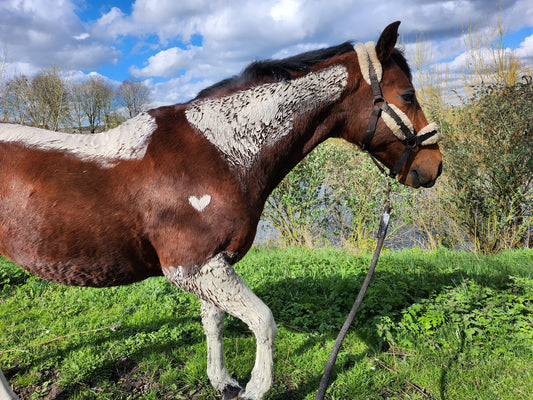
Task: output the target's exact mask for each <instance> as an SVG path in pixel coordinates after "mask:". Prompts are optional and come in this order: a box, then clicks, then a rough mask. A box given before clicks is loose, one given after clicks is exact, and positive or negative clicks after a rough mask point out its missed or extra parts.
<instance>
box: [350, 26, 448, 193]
mask: <svg viewBox="0 0 533 400" xmlns="http://www.w3.org/2000/svg"><path fill="white" fill-rule="evenodd" d="M399 25H400V22H395V23H392V24H390V25H389V26H387V28H385V30H384V31H383V33H382V34H381V36H380V38H379V40H378V42H377V44H376V45H374V44H373V43H367V44H365V45H363V44H357V45H356V46H355V50H356V53H357V57H355V61H354V62H353V63H351V64H350V65H349V67H348V68H349V70H350V76H351V77H354V78H353V79H350V81H351V85H350V86H351V91H349V94H347V96H346V97H345V98H344V101H342V109H343V110H345V112H346V118H345V121H346V122H347V123H346V125H345V128H344V130H343V132H342V133H341V136H342V137H343V138H344V139H346V140H348V141H349V142H352V143H356V144H358V145H359V146H361V148H362V149H363V150H365V151H368V152H369V153H370V154H371V155H372V156H373V157H375V158H377V159H378V160H379V161H381V162H382V163H383V164H384V165H385V166H386V167H388V168H389V169H390V170H391V176H394V177H395V176H397V177H398V180H399V181H400V182H402V183H404V184H406V185H409V186H412V187H415V188H418V187H420V186H423V187H430V186H432V185H433V184H434V183H435V180H436V179H437V178H438V176H439V175H440V173H441V171H442V157H441V153H440V151H439V147H438V145H437V142H438V141H439V140H440V138H441V135H440V133H438V130H437V126H436V124H428V121H427V120H426V117H425V116H424V113H423V112H422V109H421V108H420V105H419V103H418V101H417V99H416V96H415V90H414V88H413V85H412V79H411V72H410V70H409V66H408V65H407V62H406V60H405V58H404V56H403V55H402V53H401V52H399V51H398V50H396V49H395V45H396V39H397V37H398V26H399ZM352 60H354V59H352ZM354 110H360V111H359V112H358V113H355V112H354Z"/></svg>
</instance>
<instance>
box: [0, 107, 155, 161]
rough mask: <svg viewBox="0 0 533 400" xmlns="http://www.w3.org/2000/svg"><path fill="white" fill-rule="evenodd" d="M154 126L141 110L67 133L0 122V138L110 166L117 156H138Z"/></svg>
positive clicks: (127, 158)
mask: <svg viewBox="0 0 533 400" xmlns="http://www.w3.org/2000/svg"><path fill="white" fill-rule="evenodd" d="M156 128H157V124H156V122H155V118H154V117H152V116H151V115H149V114H148V113H141V114H139V115H137V116H136V117H134V118H132V119H130V120H128V121H126V122H124V123H123V124H122V125H120V126H118V127H116V128H114V129H110V130H109V131H107V132H102V133H95V134H79V133H78V134H71V133H63V132H53V131H48V130H45V129H39V128H32V127H28V126H22V125H14V124H0V141H1V142H12V143H20V144H23V145H25V146H28V147H35V148H37V149H40V150H56V151H62V152H65V153H68V154H72V155H73V156H75V157H78V158H79V159H81V160H84V161H96V162H98V163H99V164H101V166H103V167H112V166H114V165H115V164H116V163H117V162H118V161H120V160H140V159H142V158H143V157H144V155H145V153H146V149H147V148H148V144H149V142H150V138H151V137H152V134H153V132H154V131H155V129H156Z"/></svg>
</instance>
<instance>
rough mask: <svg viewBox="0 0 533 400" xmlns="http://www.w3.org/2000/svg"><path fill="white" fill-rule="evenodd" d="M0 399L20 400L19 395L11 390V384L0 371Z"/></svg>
mask: <svg viewBox="0 0 533 400" xmlns="http://www.w3.org/2000/svg"><path fill="white" fill-rule="evenodd" d="M0 399H2V400H19V398H18V397H17V395H16V394H15V393H13V391H12V390H11V386H9V382H8V381H7V379H6V377H5V376H4V374H3V373H2V370H1V369H0Z"/></svg>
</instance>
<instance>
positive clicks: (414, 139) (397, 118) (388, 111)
mask: <svg viewBox="0 0 533 400" xmlns="http://www.w3.org/2000/svg"><path fill="white" fill-rule="evenodd" d="M354 48H355V51H356V52H357V55H358V57H359V65H360V67H361V72H362V73H363V78H364V79H365V81H366V82H367V83H369V84H370V86H371V88H372V93H373V97H374V98H373V101H372V103H373V107H372V111H371V112H370V117H369V119H368V126H367V129H366V133H365V136H364V138H363V141H362V142H361V144H360V146H361V149H362V150H363V151H365V152H367V153H368V154H369V155H370V157H371V158H372V161H374V163H375V164H376V165H377V166H378V168H379V170H380V171H382V172H383V173H385V174H386V172H385V170H384V169H383V167H382V166H381V165H380V164H379V163H378V162H377V160H376V159H375V158H374V156H373V155H372V154H371V153H370V144H371V143H372V140H373V138H374V135H375V133H376V127H377V123H378V120H379V118H380V117H382V118H383V121H384V122H385V124H386V125H387V126H388V127H389V129H391V130H392V133H393V134H394V135H395V136H396V137H398V139H400V140H401V141H402V142H404V144H405V149H404V151H403V153H402V154H401V156H400V158H399V159H398V160H397V161H396V164H395V165H394V167H392V169H391V170H390V172H389V174H388V175H389V176H390V177H391V178H395V177H396V176H397V175H398V172H400V169H402V167H403V165H404V164H405V163H406V162H407V160H408V159H409V156H410V155H411V153H412V152H413V150H414V149H415V148H416V147H417V146H426V145H430V144H434V143H437V142H438V141H439V140H440V139H441V138H442V135H441V134H440V133H439V131H438V127H437V124H435V123H431V124H428V125H427V126H425V127H424V128H422V129H421V130H420V131H419V132H418V134H416V135H415V134H414V128H413V124H412V122H411V121H410V120H409V118H408V117H407V115H405V114H404V113H403V112H402V111H401V110H400V109H399V108H398V107H396V106H394V105H393V104H390V105H389V104H388V103H387V100H385V98H384V97H383V93H382V92H381V86H380V82H381V75H382V73H383V72H382V67H381V64H380V63H379V61H378V58H377V55H376V50H375V45H374V43H372V42H368V43H366V44H364V45H363V44H357V45H355V47H354ZM365 67H366V68H365ZM376 68H378V69H379V71H378V72H376ZM378 75H379V76H378Z"/></svg>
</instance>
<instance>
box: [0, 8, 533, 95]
mask: <svg viewBox="0 0 533 400" xmlns="http://www.w3.org/2000/svg"><path fill="white" fill-rule="evenodd" d="M500 9H501V13H499V11H500ZM498 15H500V16H501V19H502V21H503V23H504V25H505V27H506V28H507V30H508V35H507V40H506V46H507V47H508V48H509V49H510V50H513V51H514V52H515V54H516V55H517V56H518V57H520V59H521V60H522V62H523V63H524V64H526V65H533V4H532V3H531V0H503V1H501V2H497V1H486V0H469V1H461V0H457V1H432V0H382V1H379V2H377V1H375V2H373V1H356V0H327V1H318V0H307V1H305V0H275V1H264V0H231V1H230V0H135V1H126V0H122V1H107V0H96V1H91V0H0V43H1V44H2V46H3V48H4V49H7V67H8V68H7V74H8V76H9V75H12V74H15V73H18V74H27V75H32V74H35V73H36V72H37V71H38V70H39V69H40V68H46V67H49V66H51V65H60V66H63V67H64V68H66V69H68V70H69V71H70V72H71V74H73V75H74V76H75V77H76V78H77V79H83V78H84V77H87V76H89V75H91V74H99V75H102V76H103V77H105V78H106V79H108V80H109V82H111V83H112V84H115V85H118V84H119V83H120V82H121V81H122V80H124V79H126V78H128V77H130V76H134V77H136V78H138V79H140V80H142V81H145V82H146V84H147V85H148V86H149V87H150V89H151V90H152V92H153V97H154V103H155V105H161V104H173V103H177V102H183V101H186V100H188V99H190V98H192V97H194V95H195V94H196V93H197V92H198V91H199V90H200V89H202V88H203V87H205V86H207V85H210V84H212V83H214V82H217V81H219V80H221V79H223V78H225V77H228V76H231V75H234V74H237V73H239V72H240V71H241V70H242V68H243V67H244V66H246V65H247V64H248V63H250V62H251V61H253V60H256V59H262V58H278V57H284V56H288V55H292V54H296V53H299V52H302V51H306V50H311V49H315V48H319V47H324V46H329V45H334V44H338V43H341V42H344V41H346V40H355V41H368V40H374V41H375V40H377V38H378V35H379V33H380V32H381V30H382V29H383V28H384V27H385V26H386V25H387V24H388V23H390V22H393V21H395V20H401V21H402V25H401V26H400V34H401V35H402V36H403V38H404V40H406V41H407V42H408V43H409V42H414V40H415V39H416V37H417V36H419V35H421V34H423V35H424V37H426V38H427V39H428V40H429V43H430V45H431V48H432V50H433V51H432V55H433V58H434V62H436V63H446V64H447V65H448V67H449V68H450V69H451V72H458V71H459V70H460V69H461V68H463V67H464V65H462V64H464V62H465V60H466V58H465V54H464V53H465V47H464V42H463V33H464V32H465V31H467V30H468V27H469V26H475V27H477V28H483V27H484V26H486V25H487V23H489V24H495V22H496V21H497V18H498ZM407 55H408V56H409V45H408V46H407Z"/></svg>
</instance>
